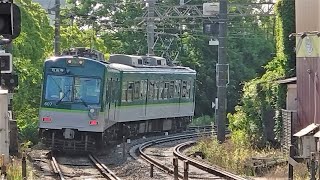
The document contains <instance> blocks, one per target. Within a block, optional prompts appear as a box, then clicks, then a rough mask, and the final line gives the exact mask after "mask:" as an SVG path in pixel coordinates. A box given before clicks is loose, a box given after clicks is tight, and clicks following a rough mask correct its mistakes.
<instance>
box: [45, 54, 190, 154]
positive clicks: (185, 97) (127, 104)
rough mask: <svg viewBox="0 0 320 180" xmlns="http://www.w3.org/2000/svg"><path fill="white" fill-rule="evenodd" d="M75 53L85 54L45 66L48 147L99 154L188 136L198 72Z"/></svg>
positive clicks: (159, 62) (141, 59) (158, 61)
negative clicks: (102, 149) (117, 144)
mask: <svg viewBox="0 0 320 180" xmlns="http://www.w3.org/2000/svg"><path fill="white" fill-rule="evenodd" d="M73 52H82V53H73V55H63V56H58V57H52V58H49V59H48V60H46V61H45V63H44V81H43V88H42V99H41V107H40V115H39V134H40V137H41V139H42V142H43V143H44V144H45V145H47V146H48V147H50V148H52V149H61V150H83V151H94V150H95V149H96V147H97V146H101V145H104V144H105V143H106V142H108V141H113V140H116V139H118V138H122V137H123V136H125V137H130V136H136V135H139V134H146V133H151V132H161V131H179V130H183V129H184V128H186V126H187V124H188V123H189V122H190V121H191V118H192V117H193V115H194V107H195V99H194V97H195V78H196V72H195V71H194V70H192V69H190V68H188V67H181V66H167V65H166V59H164V58H161V57H155V56H132V55H121V54H115V55H111V56H110V59H109V62H106V61H103V60H101V58H98V56H94V57H92V56H85V55H84V54H86V53H83V52H89V51H87V50H84V49H82V48H80V49H76V51H73ZM69 54H70V53H69ZM71 54H72V53H71ZM75 54H78V55H75Z"/></svg>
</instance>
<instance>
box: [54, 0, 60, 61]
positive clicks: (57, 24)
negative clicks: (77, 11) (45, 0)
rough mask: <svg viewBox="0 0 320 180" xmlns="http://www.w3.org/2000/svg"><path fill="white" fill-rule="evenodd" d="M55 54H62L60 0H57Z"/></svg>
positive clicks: (55, 9)
mask: <svg viewBox="0 0 320 180" xmlns="http://www.w3.org/2000/svg"><path fill="white" fill-rule="evenodd" d="M54 11H55V23H54V27H55V29H54V54H55V55H56V56H58V55H60V0H55V8H54Z"/></svg>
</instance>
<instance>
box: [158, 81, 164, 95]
mask: <svg viewBox="0 0 320 180" xmlns="http://www.w3.org/2000/svg"><path fill="white" fill-rule="evenodd" d="M163 91H164V83H163V81H160V82H159V99H164V92H163Z"/></svg>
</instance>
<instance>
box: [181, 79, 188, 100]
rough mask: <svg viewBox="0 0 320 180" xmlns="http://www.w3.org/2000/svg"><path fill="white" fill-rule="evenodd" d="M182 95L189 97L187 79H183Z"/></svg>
mask: <svg viewBox="0 0 320 180" xmlns="http://www.w3.org/2000/svg"><path fill="white" fill-rule="evenodd" d="M181 94H182V97H183V98H186V97H187V81H182V92H181Z"/></svg>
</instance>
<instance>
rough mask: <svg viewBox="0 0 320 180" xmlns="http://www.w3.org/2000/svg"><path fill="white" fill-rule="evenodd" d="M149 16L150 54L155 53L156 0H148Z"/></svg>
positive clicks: (148, 40)
mask: <svg viewBox="0 0 320 180" xmlns="http://www.w3.org/2000/svg"><path fill="white" fill-rule="evenodd" d="M147 9H148V18H147V43H148V54H147V55H148V56H153V55H154V50H153V45H154V9H155V0H147Z"/></svg>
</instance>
